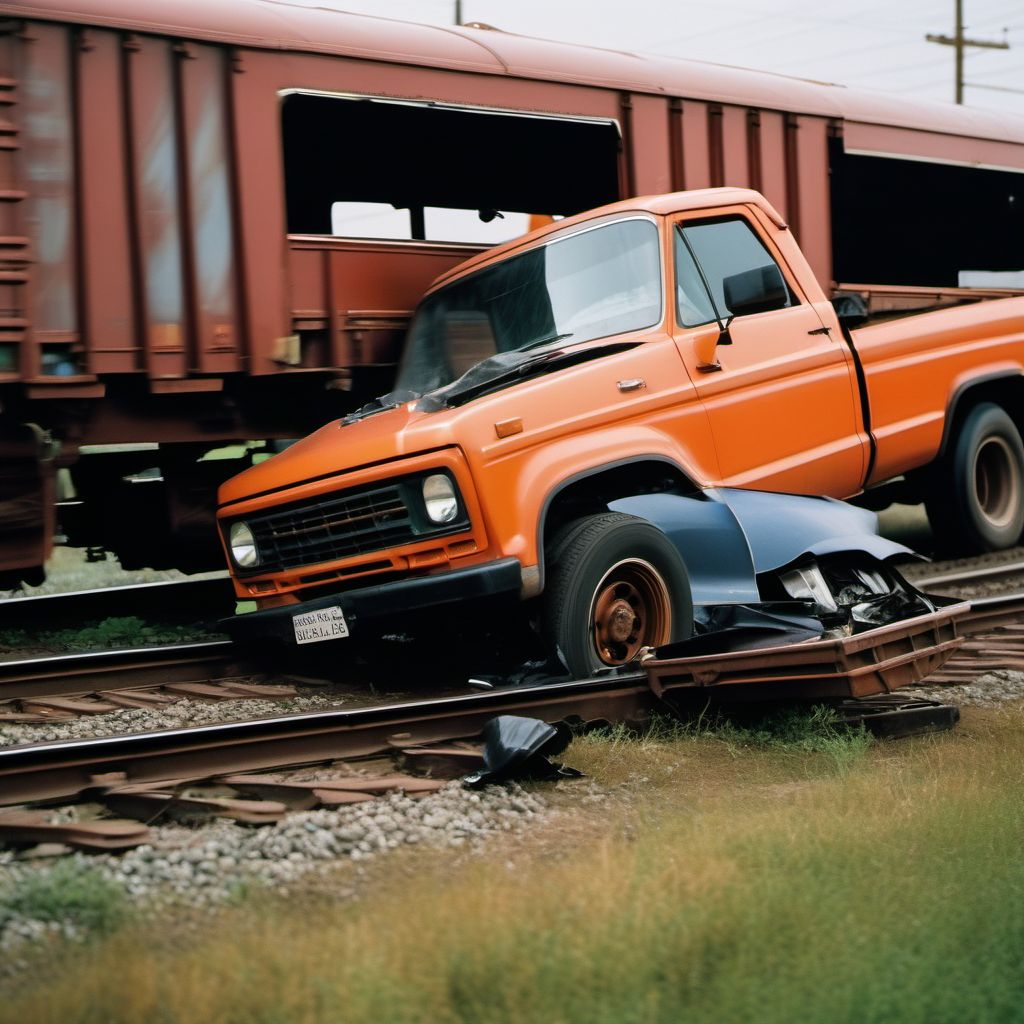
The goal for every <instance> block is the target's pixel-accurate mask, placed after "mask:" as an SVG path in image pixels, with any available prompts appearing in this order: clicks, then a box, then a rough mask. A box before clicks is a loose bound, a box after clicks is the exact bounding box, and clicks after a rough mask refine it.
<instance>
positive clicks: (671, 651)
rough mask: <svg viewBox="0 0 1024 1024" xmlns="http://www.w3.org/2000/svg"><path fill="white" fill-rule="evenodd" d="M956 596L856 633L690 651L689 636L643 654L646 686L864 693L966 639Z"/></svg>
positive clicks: (918, 673)
mask: <svg viewBox="0 0 1024 1024" xmlns="http://www.w3.org/2000/svg"><path fill="white" fill-rule="evenodd" d="M970 607H971V606H970V604H968V603H966V602H961V603H958V604H953V605H949V606H947V607H944V608H940V609H938V610H937V611H934V612H931V613H929V614H927V615H918V616H915V617H914V618H911V619H904V620H902V621H899V622H894V623H891V624H889V625H886V626H880V627H877V628H876V629H869V630H866V631H864V632H862V633H857V634H856V635H854V636H845V637H840V638H838V639H824V640H806V641H804V642H799V643H787V644H781V645H778V646H771V647H762V648H759V649H753V650H733V651H727V652H723V653H717V654H703V655H696V656H690V655H689V650H688V648H687V644H688V641H685V640H684V641H682V642H681V643H678V644H670V645H668V646H666V647H662V648H659V649H658V651H657V652H655V654H654V655H653V656H651V657H648V658H646V659H644V660H643V662H642V665H643V668H644V671H645V672H646V673H647V679H648V682H649V683H650V686H651V689H652V690H653V691H654V692H655V693H656V694H657V695H658V696H659V697H660V696H663V695H664V694H665V693H666V692H668V691H673V690H686V689H690V690H697V689H699V690H702V691H704V692H708V691H710V690H712V689H714V690H715V691H716V692H717V693H718V694H719V695H720V696H728V697H733V698H740V699H751V698H753V699H765V698H772V699H780V698H791V697H806V698H812V699H813V698H826V697H866V696H872V695H874V694H879V693H889V692H891V691H892V690H895V689H898V688H899V687H902V686H907V685H910V684H911V683H918V682H921V681H922V680H923V679H925V678H926V677H927V676H928V675H929V674H930V673H932V672H934V671H935V670H936V669H938V668H939V667H940V666H941V665H943V664H945V662H946V661H948V660H949V658H950V657H952V655H953V653H954V652H955V651H956V650H957V648H959V647H960V645H961V644H962V643H963V637H962V636H960V635H959V634H958V633H957V621H958V620H959V619H961V618H963V617H964V616H965V615H966V614H967V613H968V612H969V611H970Z"/></svg>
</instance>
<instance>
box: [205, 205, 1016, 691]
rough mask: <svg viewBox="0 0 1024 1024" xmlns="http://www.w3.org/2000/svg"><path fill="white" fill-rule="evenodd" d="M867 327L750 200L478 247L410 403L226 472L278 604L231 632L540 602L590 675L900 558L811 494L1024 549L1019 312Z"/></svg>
mask: <svg viewBox="0 0 1024 1024" xmlns="http://www.w3.org/2000/svg"><path fill="white" fill-rule="evenodd" d="M861 314H862V310H859V309H858V308H857V304H856V302H855V301H854V300H853V298H849V297H848V298H846V299H843V298H842V297H841V298H839V299H837V300H834V303H833V302H830V301H829V300H828V299H826V297H825V295H824V293H823V292H822V289H821V287H820V286H819V284H818V282H817V281H816V280H815V278H814V276H813V274H812V273H811V271H810V269H809V267H808V265H807V263H806V261H805V260H804V257H803V256H802V254H801V252H800V249H799V247H798V246H797V244H796V242H795V240H794V239H793V237H792V234H791V233H790V232H789V230H788V229H787V226H786V224H785V222H784V221H783V220H782V218H781V217H780V216H779V214H778V213H777V212H776V211H775V210H774V209H773V208H772V207H771V205H770V204H769V203H768V202H767V201H766V200H765V199H764V198H763V197H762V196H761V195H759V194H758V193H756V192H752V191H747V190H741V189H729V188H725V189H708V190H702V191H694V192H683V193H677V194H672V195H666V196H656V197H648V198H640V199H633V200H627V201H625V202H621V203H617V204H614V205H612V206H606V207H602V208H600V209H597V210H593V211H591V212H589V213H585V214H581V215H579V216H575V217H572V218H568V219H566V220H563V221H559V222H557V223H555V224H552V225H549V226H547V227H545V228H542V229H541V230H539V231H535V232H532V233H531V234H529V235H526V236H525V237H523V238H520V239H518V240H516V241H514V242H511V243H509V244H507V245H504V246H501V247H500V248H497V249H493V250H490V251H489V252H486V253H483V254H481V255H479V256H477V257H475V258H473V259H471V260H469V261H468V262H466V263H464V264H463V265H461V266H460V267H458V268H457V269H455V270H453V271H452V272H450V273H448V274H446V275H444V276H443V277H441V278H440V279H439V280H438V281H437V282H435V284H434V285H433V286H432V288H431V290H430V291H429V292H428V293H427V295H426V296H425V297H424V299H423V300H422V302H421V304H420V306H419V309H418V310H417V313H416V315H415V317H414V320H413V323H412V326H411V328H410V335H409V340H408V344H407V347H406V354H405V358H404V361H403V364H402V366H401V368H400V371H399V375H398V379H397V382H396V388H395V390H394V391H393V392H392V393H390V394H388V395H385V396H383V397H381V398H379V399H377V400H375V401H374V402H372V403H370V405H368V406H365V407H363V408H362V409H360V410H358V411H357V412H354V413H352V414H350V415H349V416H347V417H346V418H345V419H343V420H341V421H337V422H333V423H329V424H328V425H327V426H325V427H323V428H321V429H320V430H319V431H317V432H316V433H315V434H313V435H311V436H310V437H307V438H305V439H303V440H301V441H299V442H297V443H296V444H294V445H293V446H291V447H290V448H288V449H287V450H286V451H284V452H283V453H281V454H279V455H277V456H275V457H273V458H271V459H268V460H267V461H265V462H263V463H261V464H258V465H254V466H253V467H252V468H251V469H248V470H246V471H245V472H244V473H242V474H240V475H239V476H237V477H235V478H234V479H232V480H230V481H228V482H227V483H226V484H225V485H224V486H223V487H222V488H221V491H220V508H219V512H218V520H219V526H220V530H221V535H222V539H223V542H224V545H225V551H226V554H227V556H228V560H229V564H230V566H231V571H232V574H233V577H234V582H235V590H236V593H237V595H238V597H239V599H241V600H247V601H255V602H256V605H257V610H256V611H255V612H250V613H248V614H244V615H239V616H236V618H235V619H234V620H232V628H233V629H234V631H235V632H236V633H237V634H239V635H243V636H244V635H259V636H263V635H268V634H278V635H280V636H282V637H287V638H288V639H289V640H292V641H293V642H296V643H299V644H303V643H308V642H315V641H320V640H323V639H327V638H331V637H345V636H348V635H349V632H350V630H352V631H353V632H355V631H358V630H359V629H361V628H363V625H364V624H365V623H367V622H371V621H372V620H373V619H375V618H379V617H381V616H385V617H386V616H393V615H394V614H395V613H400V612H403V611H406V610H412V609H423V608H437V607H445V606H448V607H450V606H451V604H452V603H453V602H465V601H467V600H470V601H474V600H476V599H478V598H480V599H482V598H485V597H495V598H497V597H502V596H503V597H505V598H506V599H519V600H520V601H531V602H533V603H532V604H531V605H529V607H532V608H536V609H537V618H538V619H539V620H540V622H541V625H542V628H543V630H544V632H545V633H546V634H547V635H548V636H549V638H550V639H551V641H552V642H553V643H554V644H555V645H556V646H557V648H558V649H559V651H560V652H561V653H562V656H563V660H564V661H565V662H566V664H567V665H568V666H569V667H570V669H571V670H572V671H573V672H575V673H576V674H581V673H583V672H586V671H588V670H591V669H594V668H597V667H600V666H601V665H608V664H611V665H615V664H621V663H624V662H625V661H628V660H629V659H630V658H632V657H634V656H635V654H636V653H637V651H638V649H639V648H640V647H641V646H643V645H650V644H658V643H663V642H665V641H667V640H670V639H673V638H677V637H680V636H686V635H688V633H689V632H690V630H691V628H692V624H693V619H694V615H695V614H698V615H699V608H700V607H701V606H707V605H712V604H715V603H726V604H728V603H742V602H745V601H746V602H751V601H758V600H764V599H765V598H766V590H772V588H775V591H776V592H775V593H774V596H775V597H778V598H780V599H785V598H807V597H808V595H810V596H812V597H813V596H815V595H816V594H820V592H821V587H822V586H823V585H824V583H823V580H822V577H821V576H820V574H819V568H818V567H817V566H811V568H810V569H807V568H806V567H805V569H803V570H801V569H800V568H799V559H801V558H803V559H805V560H806V559H808V558H818V559H825V560H826V561H827V559H828V556H829V552H835V551H839V550H847V551H851V550H852V551H859V552H861V553H863V555H864V557H865V558H868V559H871V558H879V559H884V558H887V557H889V556H891V555H893V554H894V553H896V552H898V551H899V550H901V549H899V548H898V546H897V545H892V544H890V543H889V542H887V541H884V540H882V539H881V538H879V537H877V536H876V535H875V533H874V516H873V514H872V513H870V512H867V511H865V510H864V509H859V508H854V507H851V506H848V505H845V504H842V503H840V502H836V501H832V500H829V499H827V498H799V497H794V496H796V495H809V496H810V495H827V496H831V497H832V498H849V497H853V496H856V495H858V494H860V493H861V492H863V491H865V490H866V489H868V488H872V487H876V486H877V485H879V484H884V483H886V482H888V481H892V480H893V479H894V478H903V481H904V483H906V482H909V484H910V485H913V486H916V487H918V488H920V489H921V491H922V493H923V494H924V496H925V499H926V502H927V508H928V513H929V517H930V518H931V521H932V524H933V526H934V528H935V532H936V534H937V535H938V536H939V537H940V538H941V539H943V540H945V541H946V542H948V543H953V544H956V545H958V546H959V547H960V548H961V549H962V550H968V549H970V550H986V549H993V548H1000V547H1006V546H1009V545H1012V544H1015V543H1016V542H1017V540H1018V538H1019V537H1020V535H1021V531H1022V528H1024V445H1022V442H1021V429H1022V427H1024V411H1022V410H1024V402H1022V397H1024V298H1008V299H1002V300H997V301H993V302H985V303H980V304H977V305H971V306H963V307H957V308H953V309H945V310H941V311H936V312H930V313H924V314H919V315H915V316H911V317H907V318H904V319H898V320H891V321H888V322H883V323H878V324H874V325H870V326H863V327H861V326H859V323H860V322H862V321H863V319H864V318H863V317H862V316H861ZM762 492H770V493H762ZM787 564H789V565H796V566H797V568H796V569H794V570H793V571H790V572H788V573H782V574H781V575H780V574H778V573H776V575H775V577H774V582H773V583H771V585H770V586H769V585H766V583H765V579H766V578H765V573H766V572H767V571H768V570H773V571H775V570H778V569H779V567H784V566H786V565H787ZM865 564H866V563H865ZM872 564H874V563H872ZM879 564H880V563H879ZM858 571H859V572H860V577H858V578H859V579H860V580H861V582H860V583H858V584H857V586H859V587H862V589H863V588H864V587H866V588H867V591H868V592H874V593H878V592H879V591H878V588H879V587H881V588H883V589H884V587H885V586H886V584H885V583H884V581H882V582H880V580H881V579H882V576H884V574H881V575H880V574H878V573H877V572H876V570H875V569H873V568H869V569H864V568H863V567H862V568H861V569H860V570H858ZM872 574H874V575H872ZM826 575H827V573H826ZM865 581H867V582H865ZM826 582H828V583H829V585H833V584H835V583H836V581H835V580H830V581H826ZM837 585H838V586H840V589H841V583H840V584H837ZM780 587H781V589H780ZM872 588H874V590H873V591H872ZM833 589H834V588H833ZM769 596H771V595H769ZM534 599H537V600H536V601H534ZM828 600H830V599H829V598H828V597H827V595H826V597H825V601H826V603H827V602H828ZM695 607H696V608H697V609H698V611H697V612H695Z"/></svg>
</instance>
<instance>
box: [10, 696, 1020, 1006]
mask: <svg viewBox="0 0 1024 1024" xmlns="http://www.w3.org/2000/svg"><path fill="white" fill-rule="evenodd" d="M722 729H723V727H721V726H715V727H714V728H710V727H692V728H690V729H677V728H674V727H672V728H670V727H665V726H662V727H661V728H660V731H655V732H654V733H653V734H652V735H649V736H647V737H645V738H642V739H640V740H631V739H628V738H627V737H626V736H625V734H623V733H621V732H613V733H612V734H610V735H608V736H605V737H603V738H602V737H588V738H587V739H585V740H582V741H577V742H576V743H574V744H573V746H572V747H570V749H569V751H567V753H566V755H565V760H566V761H568V763H571V764H574V765H577V766H579V767H581V768H584V769H585V770H587V771H588V772H589V773H590V774H591V775H592V776H593V777H595V778H597V779H598V780H599V781H602V782H604V783H606V784H607V785H610V786H613V787H615V790H614V791H615V792H616V793H617V794H618V797H617V798H616V799H615V800H613V801H610V802H607V803H604V804H598V805H581V806H579V807H575V806H573V805H572V790H571V789H567V788H563V789H562V790H561V791H560V794H564V800H565V801H566V803H567V804H568V809H567V810H566V811H564V812H563V814H562V816H561V817H560V818H559V819H558V821H557V822H555V823H553V824H551V825H549V826H548V827H547V828H541V829H539V830H537V831H535V832H534V833H533V834H532V835H531V836H530V837H528V838H526V839H524V840H521V841H519V843H518V844H513V845H511V846H510V845H509V844H508V842H507V841H504V842H502V843H500V844H499V848H498V849H496V850H495V852H494V854H493V855H491V856H484V857H476V858H472V857H469V858H463V859H462V860H460V861H459V862H457V863H454V862H453V860H452V858H451V857H450V856H445V855H440V854H438V855H424V853H423V852H422V851H420V852H419V853H418V854H417V856H416V858H415V860H413V859H412V858H411V857H406V858H404V859H402V858H400V859H399V860H398V861H397V862H396V863H398V864H399V865H404V870H400V871H399V870H395V868H394V866H392V867H391V868H390V869H389V871H387V872H385V871H384V870H383V869H384V865H383V864H378V865H377V869H376V870H377V874H376V876H375V880H371V883H370V884H369V885H368V886H367V888H366V891H365V892H364V894H363V897H362V899H360V901H359V902H357V903H354V904H352V903H341V904H334V903H332V902H331V901H330V900H326V899H322V898H319V897H318V898H316V899H314V898H307V899H305V900H296V899H295V897H294V896H293V897H291V898H290V900H289V901H284V900H281V901H271V902H270V903H269V904H268V903H264V902H257V903H254V902H244V903H243V904H242V905H241V906H240V907H237V908H234V909H232V910H230V911H227V912H225V913H224V914H223V915H222V917H221V918H220V919H219V920H218V921H217V922H216V923H215V924H213V925H212V926H211V927H209V928H208V929H205V930H204V931H203V933H202V934H201V935H195V936H193V937H192V938H191V939H188V940H187V941H186V940H184V939H182V938H181V937H180V936H178V937H175V936H174V935H172V934H171V933H169V932H168V930H167V928H166V922H164V921H160V922H154V923H153V924H151V925H148V926H143V927H141V928H140V927H139V926H137V925H133V926H130V927H128V928H125V929H122V930H120V931H119V932H117V933H116V934H114V935H113V936H111V937H110V938H108V939H105V940H103V941H102V942H100V943H98V944H96V945H94V946H93V947H91V948H90V949H89V950H87V951H84V952H77V953H76V952H72V953H71V954H70V956H69V959H68V960H67V961H66V963H65V966H64V969H63V970H61V971H60V972H58V973H56V974H54V973H49V974H48V975H47V976H46V977H38V976H33V977H31V978H23V979H21V980H19V981H17V982H12V983H11V984H9V985H8V986H7V987H6V988H5V989H0V1020H4V1021H8V1020H9V1021H12V1022H15V1021H16V1022H18V1024H22V1022H24V1021H28V1020H31V1021H33V1022H34V1024H37V1022H38V1024H49V1022H54V1024H56V1022H58V1021H59V1022H65V1021H81V1022H90V1024H91V1022H97V1024H98V1022H104V1024H106V1022H110V1024H119V1022H129V1021H161V1022H174V1024H178V1022H180V1024H192V1022H196V1024H198V1022H204V1024H205V1022H208V1021H212V1020H215V1021H218V1022H219V1024H221V1022H222V1024H271V1022H282V1024H284V1022H319V1021H324V1022H335V1021H338V1022H344V1024H357V1022H364V1021H365V1022H371V1021H372V1022H375V1024H377V1022H382V1021H387V1022H389V1024H404V1022H409V1024H411V1022H420V1021H424V1022H426V1021H429V1022H431V1024H435V1022H436V1024H447V1022H453V1024H463V1022H465V1024H469V1022H473V1024H504V1022H510V1024H511V1022H524V1021H526V1022H532V1021H537V1022H544V1024H575V1022H580V1024H601V1022H609V1024H610V1022H615V1024H619V1022H622V1024H633V1022H636V1024H648V1022H652V1024H653V1022H658V1024H660V1022H665V1024H680V1022H686V1024H690V1022H694V1024H699V1022H705V1021H707V1022H714V1024H722V1022H730V1024H732V1022H740V1024H742V1022H751V1024H753V1022H757V1024H775V1022H779V1024H792V1022H803V1021H810V1022H819V1021H821V1022H828V1024H832V1022H837V1024H843V1022H850V1024H871V1022H880V1024H881V1022H885V1024H892V1022H908V1024H917V1022H920V1024H943V1022H950V1024H954V1022H955V1024H965V1022H970V1024H987V1022H993V1024H995V1022H1000V1024H1002V1022H1013V1021H1018V1020H1024V858H1022V857H1021V853H1020V851H1021V847H1022V840H1024V787H1022V786H1021V784H1020V772H1021V769H1020V766H1021V763H1022V755H1024V707H1019V706H1018V707H1014V708H1011V709H1008V710H1005V711H1002V712H974V713H971V714H968V715H965V721H964V723H963V724H962V725H961V727H960V728H959V729H958V730H957V731H956V732H953V733H948V734H943V735H936V736H929V737H922V738H919V739H916V740H912V741H902V742H899V743H877V744H872V745H866V744H864V743H863V741H858V742H860V743H861V744H862V746H861V748H860V749H859V752H858V754H857V757H856V758H855V759H853V760H851V761H850V762H849V763H848V764H847V765H846V767H845V768H844V769H843V770H842V771H837V770H836V769H835V765H834V763H833V759H832V758H831V754H830V750H829V749H828V748H827V747H821V746H819V747H817V748H814V745H813V744H812V745H811V748H808V747H807V746H806V744H805V743H804V741H805V740H807V739H808V731H809V727H808V723H807V722H806V721H804V722H803V723H795V724H794V725H793V735H792V736H791V737H790V738H789V739H785V738H783V737H784V736H785V730H781V732H782V734H783V736H782V737H780V730H779V729H778V728H769V729H762V728H760V727H759V728H756V729H748V730H740V731H739V735H733V734H731V733H730V732H729V730H728V729H725V733H724V735H723V734H722ZM810 731H811V732H812V733H813V732H814V730H810ZM762 732H767V736H766V737H764V736H762V735H761V733H762ZM815 742H817V741H815ZM843 742H845V741H843ZM560 799H563V796H561V795H560ZM510 864H511V866H510ZM413 865H414V866H415V870H412V868H413Z"/></svg>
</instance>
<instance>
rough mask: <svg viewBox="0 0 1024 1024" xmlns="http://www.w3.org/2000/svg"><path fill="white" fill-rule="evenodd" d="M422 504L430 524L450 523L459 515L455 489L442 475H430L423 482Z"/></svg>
mask: <svg viewBox="0 0 1024 1024" xmlns="http://www.w3.org/2000/svg"><path fill="white" fill-rule="evenodd" d="M423 504H424V505H425V506H426V509H427V516H428V517H429V519H430V521H431V522H432V523H450V522H451V521H452V520H453V519H454V518H455V517H456V516H457V515H458V514H459V499H458V498H456V497H455V487H454V485H453V484H452V482H451V479H450V478H449V477H447V476H446V475H445V474H444V473H432V474H431V475H430V476H428V477H425V478H424V480H423Z"/></svg>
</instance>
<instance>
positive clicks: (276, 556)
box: [246, 484, 416, 573]
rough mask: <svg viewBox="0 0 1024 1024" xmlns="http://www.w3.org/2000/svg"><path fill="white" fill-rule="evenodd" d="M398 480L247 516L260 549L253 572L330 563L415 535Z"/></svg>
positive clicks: (388, 545) (403, 542)
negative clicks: (258, 560)
mask: <svg viewBox="0 0 1024 1024" xmlns="http://www.w3.org/2000/svg"><path fill="white" fill-rule="evenodd" d="M402 490H403V489H402V488H401V487H400V486H399V485H396V484H389V485H387V486H383V487H375V488H373V489H372V490H361V491H357V492H353V491H348V492H344V493H342V494H341V495H339V496H335V497H331V498H329V499H327V500H325V501H318V502H315V503H309V504H303V505H300V506H292V507H290V508H287V509H282V510H279V511H277V512H273V513H271V514H269V515H262V516H259V515H257V516H253V517H251V518H246V522H247V523H248V524H249V527H250V529H251V530H252V532H253V535H254V536H255V538H256V547H257V549H258V550H259V553H260V564H259V565H258V566H256V567H254V570H253V571H254V572H261V573H263V572H275V571H277V570H280V569H296V568H298V567H299V566H306V565H316V564H318V563H321V562H332V561H335V560H337V559H340V558H349V557H351V556H352V555H362V554H366V553H369V552H372V551H380V550H382V549H383V548H388V547H396V546H398V545H400V544H407V543H409V542H410V541H413V540H415V539H416V532H415V529H414V524H413V521H412V517H411V516H410V513H409V507H408V505H407V503H406V501H405V498H404V497H403V494H402Z"/></svg>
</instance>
